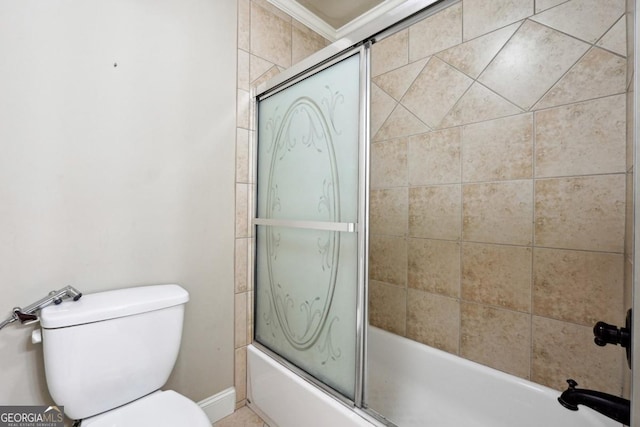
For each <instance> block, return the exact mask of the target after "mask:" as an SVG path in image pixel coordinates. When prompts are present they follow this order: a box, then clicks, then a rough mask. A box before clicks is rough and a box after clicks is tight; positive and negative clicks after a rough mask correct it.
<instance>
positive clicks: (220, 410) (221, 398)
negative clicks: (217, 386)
mask: <svg viewBox="0 0 640 427" xmlns="http://www.w3.org/2000/svg"><path fill="white" fill-rule="evenodd" d="M198 405H199V406H200V407H201V408H202V410H203V411H204V413H205V414H207V416H208V417H209V420H210V421H211V423H212V424H213V423H215V422H216V421H220V420H221V419H223V418H224V417H226V416H227V415H231V414H233V411H235V410H236V389H235V388H234V387H229V388H228V389H225V390H222V391H221V392H220V393H216V394H214V395H213V396H211V397H207V398H206V399H204V400H201V401H200V402H198Z"/></svg>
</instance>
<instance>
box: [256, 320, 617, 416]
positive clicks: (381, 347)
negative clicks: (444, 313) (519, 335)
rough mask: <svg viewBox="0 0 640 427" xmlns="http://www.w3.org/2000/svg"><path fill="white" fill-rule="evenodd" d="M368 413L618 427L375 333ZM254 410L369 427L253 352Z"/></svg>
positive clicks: (487, 371)
mask: <svg viewBox="0 0 640 427" xmlns="http://www.w3.org/2000/svg"><path fill="white" fill-rule="evenodd" d="M368 337H369V339H368V343H367V345H368V347H369V350H368V354H369V359H368V364H369V376H368V378H367V381H368V387H367V389H368V390H369V392H368V393H367V395H366V401H367V402H368V404H369V407H370V408H372V409H374V410H375V411H376V412H378V413H381V414H384V415H385V417H386V418H387V419H388V420H389V421H391V422H393V423H394V424H396V425H398V426H400V427H405V426H406V427H409V426H411V427H413V426H416V427H418V426H419V427H425V426H427V427H431V426H432V427H514V426H518V427H540V426H550V427H551V426H562V427H613V426H618V427H619V426H620V424H619V423H616V422H614V421H613V420H610V419H609V418H606V417H604V416H603V415H601V414H599V413H597V412H595V411H592V410H590V409H589V408H586V407H584V406H580V409H579V410H578V411H577V412H573V411H569V410H567V409H565V408H563V407H562V406H561V405H560V404H559V403H558V401H557V398H558V396H559V395H560V392H558V391H557V390H553V389H550V388H547V387H544V386H541V385H539V384H535V383H532V382H530V381H527V380H523V379H521V378H518V377H515V376H513V375H509V374H505V373H503V372H500V371H497V370H495V369H491V368H488V367H486V366H483V365H480V364H477V363H474V362H470V361H468V360H466V359H462V358H460V357H457V356H454V355H451V354H449V353H446V352H443V351H440V350H436V349H433V348H431V347H428V346H425V345H423V344H420V343H417V342H415V341H411V340H408V339H406V338H402V337H399V336H397V335H394V334H390V333H388V332H386V331H383V330H380V329H378V328H374V327H369V336H368ZM247 363H248V398H249V400H250V404H249V405H250V407H251V408H252V409H254V410H255V411H256V412H257V413H258V414H259V415H261V416H262V417H263V418H264V419H265V421H267V422H268V423H269V425H271V426H274V427H275V426H278V427H300V426H302V425H304V426H305V427H326V426H332V427H342V426H344V427H352V426H353V427H371V426H372V425H382V424H379V423H377V422H376V421H375V420H372V419H365V417H363V416H362V414H361V413H359V411H357V410H355V411H354V410H352V409H350V408H348V407H347V406H345V405H344V404H342V403H340V402H338V401H337V400H335V399H334V398H333V397H331V396H330V395H328V394H326V393H325V392H323V391H322V390H320V389H318V388H316V387H315V386H313V385H312V384H310V383H309V382H307V381H306V380H304V379H302V378H301V377H299V376H297V375H296V374H294V373H293V372H291V371H289V370H288V369H286V368H284V367H283V366H282V365H281V364H280V363H278V362H276V361H275V360H273V359H272V358H271V357H269V356H268V355H267V354H265V353H264V352H262V351H260V350H259V349H258V348H256V347H254V346H249V349H248V352H247Z"/></svg>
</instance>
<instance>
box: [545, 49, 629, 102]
mask: <svg viewBox="0 0 640 427" xmlns="http://www.w3.org/2000/svg"><path fill="white" fill-rule="evenodd" d="M626 73H627V61H626V60H625V59H624V58H621V57H619V56H618V55H614V54H613V53H610V52H607V51H606V50H603V49H599V48H597V47H594V48H593V49H591V50H590V51H589V52H587V54H586V55H585V56H583V57H582V58H581V59H580V61H578V63H577V64H576V65H575V66H574V67H573V68H572V69H571V70H569V72H568V73H567V74H565V75H564V77H562V79H560V81H559V82H558V83H557V84H556V85H555V86H554V87H553V88H552V89H551V90H550V91H549V92H548V93H547V94H546V95H545V96H544V97H543V98H542V99H541V100H540V102H538V103H537V104H536V106H535V109H536V110H539V109H542V108H548V107H555V106H557V105H562V104H568V103H571V102H578V101H584V100H587V99H594V98H598V97H601V96H607V95H614V94H617V93H623V92H624V91H625V82H626Z"/></svg>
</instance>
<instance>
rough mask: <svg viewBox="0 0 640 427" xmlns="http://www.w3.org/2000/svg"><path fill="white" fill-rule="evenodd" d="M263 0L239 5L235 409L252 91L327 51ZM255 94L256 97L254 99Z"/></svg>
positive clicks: (245, 299) (246, 305) (241, 352)
mask: <svg viewBox="0 0 640 427" xmlns="http://www.w3.org/2000/svg"><path fill="white" fill-rule="evenodd" d="M327 43H328V42H327V40H325V39H324V38H323V37H321V36H319V35H318V34H317V33H315V32H313V31H311V30H310V29H309V28H307V27H305V26H304V25H303V24H301V23H300V22H298V21H296V20H295V19H293V18H291V17H290V16H289V15H287V14H286V13H284V12H282V11H281V10H279V9H278V8H276V7H274V6H272V5H271V4H269V3H268V2H267V1H266V0H239V1H238V80H237V89H238V123H237V139H236V162H237V163H236V226H235V235H236V245H235V250H236V261H235V268H236V270H235V278H236V281H235V313H236V315H235V349H236V350H235V367H236V368H235V385H236V400H237V403H236V404H237V406H243V405H244V404H245V403H246V396H247V394H246V378H247V374H246V359H247V345H248V344H249V343H250V342H251V339H252V336H253V331H252V325H253V319H252V310H253V302H252V292H251V291H252V289H251V286H252V277H251V270H252V260H251V258H252V244H253V239H252V232H253V231H252V227H251V226H250V220H251V218H252V212H253V211H252V206H251V204H252V200H253V193H252V192H253V172H252V171H251V164H252V162H251V160H252V153H253V143H254V140H253V139H254V135H253V129H254V127H253V114H254V113H253V110H252V105H251V99H250V96H251V91H252V90H253V89H255V88H256V87H257V86H258V85H259V84H260V83H262V82H264V81H267V80H268V79H270V78H271V77H273V76H275V75H277V74H278V73H280V72H281V71H283V70H285V69H286V68H289V67H290V66H291V65H293V64H296V63H297V62H299V61H300V60H302V59H304V58H306V57H307V56H309V55H310V54H312V53H314V52H316V51H317V50H319V49H321V48H323V47H325V46H326V45H327ZM254 94H255V93H254Z"/></svg>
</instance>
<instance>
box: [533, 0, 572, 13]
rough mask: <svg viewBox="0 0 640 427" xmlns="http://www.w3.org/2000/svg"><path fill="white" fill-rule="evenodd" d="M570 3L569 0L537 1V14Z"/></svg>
mask: <svg viewBox="0 0 640 427" xmlns="http://www.w3.org/2000/svg"><path fill="white" fill-rule="evenodd" d="M568 1H569V0H536V13H540V12H542V11H544V10H547V9H550V8H552V7H554V6H557V5H559V4H562V3H566V2H568Z"/></svg>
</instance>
